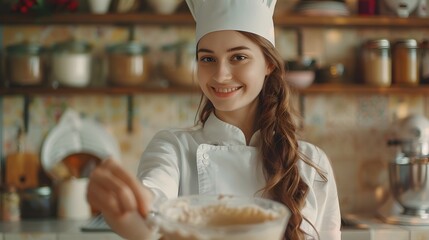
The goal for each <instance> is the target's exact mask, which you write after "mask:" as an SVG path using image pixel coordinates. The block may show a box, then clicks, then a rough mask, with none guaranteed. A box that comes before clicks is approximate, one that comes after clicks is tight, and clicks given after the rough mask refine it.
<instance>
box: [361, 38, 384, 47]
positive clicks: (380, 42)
mask: <svg viewBox="0 0 429 240" xmlns="http://www.w3.org/2000/svg"><path fill="white" fill-rule="evenodd" d="M364 46H365V47H366V48H390V42H389V40H387V39H372V40H368V41H367V42H365V44H364Z"/></svg>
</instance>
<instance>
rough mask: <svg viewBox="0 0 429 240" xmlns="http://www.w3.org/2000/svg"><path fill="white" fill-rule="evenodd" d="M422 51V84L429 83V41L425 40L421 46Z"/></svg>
mask: <svg viewBox="0 0 429 240" xmlns="http://www.w3.org/2000/svg"><path fill="white" fill-rule="evenodd" d="M420 49H421V65H420V67H421V70H420V80H421V82H422V83H426V84H427V83H429V40H428V39H426V40H423V41H422V42H421V44H420Z"/></svg>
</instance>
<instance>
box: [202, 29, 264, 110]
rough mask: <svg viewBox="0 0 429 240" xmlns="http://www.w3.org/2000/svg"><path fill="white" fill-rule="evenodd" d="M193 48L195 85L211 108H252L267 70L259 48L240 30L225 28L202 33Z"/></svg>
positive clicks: (255, 105) (256, 104)
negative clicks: (195, 55)
mask: <svg viewBox="0 0 429 240" xmlns="http://www.w3.org/2000/svg"><path fill="white" fill-rule="evenodd" d="M197 51H198V52H197V61H198V64H197V66H198V68H197V78H198V81H199V85H200V87H201V89H202V91H203V93H204V94H205V96H206V97H207V98H208V99H209V100H210V101H211V102H212V103H213V105H214V107H215V108H216V110H215V112H216V113H218V114H219V113H221V112H223V113H224V114H225V113H228V112H237V111H241V112H243V111H244V112H246V115H247V114H249V113H251V111H256V109H257V106H258V95H259V93H260V91H261V89H262V87H263V85H264V80H265V76H266V75H268V74H269V73H270V69H269V66H268V64H267V62H266V60H265V57H264V55H263V53H262V50H261V48H260V47H259V46H258V45H257V44H256V43H254V42H252V41H251V40H250V39H249V38H247V37H245V36H244V35H243V34H241V33H239V32H237V31H229V30H228V31H227V30H225V31H217V32H212V33H208V34H207V35H205V36H204V37H202V38H201V40H200V41H199V43H198V50H197ZM253 113H254V112H253Z"/></svg>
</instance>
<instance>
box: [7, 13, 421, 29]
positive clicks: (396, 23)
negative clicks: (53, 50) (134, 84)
mask: <svg viewBox="0 0 429 240" xmlns="http://www.w3.org/2000/svg"><path fill="white" fill-rule="evenodd" d="M274 22H275V25H276V26H277V27H289V28H298V27H371V28H374V27H392V28H404V27H412V28H425V27H429V18H417V17H409V18H400V17H391V16H357V15H352V16H305V15H298V14H295V13H279V14H276V15H275V16H274ZM37 24H39V25H40V24H118V25H121V24H124V25H132V24H145V25H150V24H154V25H194V24H195V22H194V19H193V18H192V16H191V14H189V13H186V12H184V13H177V14H169V15H161V14H153V13H108V14H90V13H75V14H72V13H63V14H54V15H50V16H40V17H37V16H28V15H19V14H0V25H37Z"/></svg>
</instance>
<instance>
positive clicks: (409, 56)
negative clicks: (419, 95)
mask: <svg viewBox="0 0 429 240" xmlns="http://www.w3.org/2000/svg"><path fill="white" fill-rule="evenodd" d="M418 50H419V46H418V43H417V40H415V39H402V40H398V41H396V42H395V43H394V45H393V54H392V56H393V59H392V62H393V64H392V69H393V83H395V84H400V85H418V84H419V82H420V81H419V79H420V76H419V54H418Z"/></svg>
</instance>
